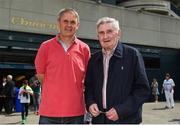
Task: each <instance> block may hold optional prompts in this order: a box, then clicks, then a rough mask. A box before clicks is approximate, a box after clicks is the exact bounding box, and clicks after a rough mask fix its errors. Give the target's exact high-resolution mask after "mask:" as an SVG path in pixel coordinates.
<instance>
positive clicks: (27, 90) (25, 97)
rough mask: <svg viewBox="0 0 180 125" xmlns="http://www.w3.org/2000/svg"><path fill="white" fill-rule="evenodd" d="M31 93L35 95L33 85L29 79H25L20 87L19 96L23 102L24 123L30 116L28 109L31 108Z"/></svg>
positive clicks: (22, 116)
mask: <svg viewBox="0 0 180 125" xmlns="http://www.w3.org/2000/svg"><path fill="white" fill-rule="evenodd" d="M30 95H32V96H33V91H32V89H31V87H30V86H29V85H28V80H26V79H25V80H23V85H22V87H21V88H20V89H19V96H18V98H19V99H20V103H21V105H22V106H21V107H22V109H21V118H22V124H25V122H26V121H27V117H28V109H29V103H30Z"/></svg>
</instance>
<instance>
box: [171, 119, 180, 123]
mask: <svg viewBox="0 0 180 125" xmlns="http://www.w3.org/2000/svg"><path fill="white" fill-rule="evenodd" d="M169 122H179V124H180V119H172V120H170V121H169Z"/></svg>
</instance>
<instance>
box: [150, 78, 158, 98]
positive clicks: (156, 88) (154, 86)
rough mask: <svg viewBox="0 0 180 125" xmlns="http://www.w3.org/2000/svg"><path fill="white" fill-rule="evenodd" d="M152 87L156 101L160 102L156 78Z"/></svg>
mask: <svg viewBox="0 0 180 125" xmlns="http://www.w3.org/2000/svg"><path fill="white" fill-rule="evenodd" d="M151 87H152V95H153V96H154V101H155V102H158V95H159V89H158V82H157V80H156V78H153V81H152V83H151Z"/></svg>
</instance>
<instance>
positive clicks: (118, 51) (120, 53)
mask: <svg viewBox="0 0 180 125" xmlns="http://www.w3.org/2000/svg"><path fill="white" fill-rule="evenodd" d="M113 55H114V56H116V57H118V58H122V57H123V44H122V42H121V41H118V45H117V47H116V49H115V52H114V54H113Z"/></svg>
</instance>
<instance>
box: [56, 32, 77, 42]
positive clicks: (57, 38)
mask: <svg viewBox="0 0 180 125" xmlns="http://www.w3.org/2000/svg"><path fill="white" fill-rule="evenodd" d="M59 34H60V33H59ZM59 34H57V35H56V40H57V41H62V40H61V39H60V38H59ZM77 41H78V38H77V37H76V36H74V40H73V43H75V44H77Z"/></svg>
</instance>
